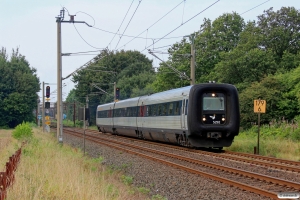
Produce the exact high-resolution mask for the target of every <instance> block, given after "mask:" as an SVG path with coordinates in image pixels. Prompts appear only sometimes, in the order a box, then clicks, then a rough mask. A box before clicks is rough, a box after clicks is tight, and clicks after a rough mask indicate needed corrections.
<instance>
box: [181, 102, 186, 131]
mask: <svg viewBox="0 0 300 200" xmlns="http://www.w3.org/2000/svg"><path fill="white" fill-rule="evenodd" d="M186 109H187V99H185V98H184V99H183V100H182V104H181V129H186V122H187V120H186V113H187V110H186Z"/></svg>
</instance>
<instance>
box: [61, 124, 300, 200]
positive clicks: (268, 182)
mask: <svg viewBox="0 0 300 200" xmlns="http://www.w3.org/2000/svg"><path fill="white" fill-rule="evenodd" d="M73 131H74V130H72V129H65V132H66V133H69V134H75V135H76V136H77V137H81V136H82V130H76V132H77V133H74V132H73ZM72 132H73V133H72ZM118 138H120V137H118ZM86 139H88V140H90V141H93V142H96V143H101V144H104V145H107V146H110V147H112V148H117V149H119V150H122V151H126V152H129V153H132V154H136V155H139V156H142V157H146V158H148V159H151V160H155V161H157V162H161V163H164V164H167V165H170V166H172V167H176V168H179V169H182V170H185V171H188V172H191V173H195V174H199V175H202V176H206V177H209V178H211V179H214V180H218V181H221V182H224V183H227V184H229V185H233V186H236V187H238V188H241V189H243V190H247V191H251V192H254V193H257V194H260V195H263V196H266V197H271V198H276V197H277V194H278V193H279V192H283V191H284V192H297V191H300V183H299V182H293V181H288V180H283V179H280V178H275V177H271V176H266V175H263V174H258V173H254V172H249V171H245V170H241V169H236V168H232V167H228V166H223V165H218V164H214V163H211V162H206V161H201V160H198V159H193V158H189V157H188V156H186V154H191V153H193V154H205V153H203V152H201V151H197V150H196V151H195V150H191V149H188V150H186V149H185V148H182V147H179V148H178V147H176V146H175V147H174V146H172V147H170V146H168V147H165V148H166V149H168V148H169V151H165V150H164V151H158V150H156V148H155V146H157V145H162V144H156V143H155V144H153V143H151V142H147V141H142V140H135V139H132V138H123V140H124V141H119V140H116V137H109V136H108V135H103V134H96V135H95V132H93V131H86ZM133 141H134V142H133ZM132 143H134V144H132ZM146 143H149V144H147V147H145V146H146V145H145V144H146ZM149 145H150V147H149ZM151 146H153V147H151ZM170 151H171V152H172V151H173V152H174V151H175V152H176V154H175V153H170ZM184 152H186V154H184ZM207 153H208V154H210V156H215V157H218V156H219V155H222V154H215V153H211V152H207ZM182 154H183V155H182ZM216 155H218V156H216ZM234 157H236V158H234ZM220 158H222V159H228V160H235V161H236V160H237V159H238V158H237V156H236V155H234V156H233V155H229V154H227V153H225V154H224V153H223V157H220ZM243 159H244V160H240V162H246V160H248V159H247V158H243ZM245 159H246V160H245ZM250 161H251V160H249V162H250ZM247 162H248V161H247ZM264 163H265V162H264ZM257 164H259V165H264V166H265V164H263V163H262V161H256V162H255V165H257ZM276 168H279V167H278V166H277V167H276ZM294 168H295V169H296V167H294ZM284 170H289V171H296V170H291V169H284ZM297 172H299V171H297ZM239 177H241V178H239Z"/></svg>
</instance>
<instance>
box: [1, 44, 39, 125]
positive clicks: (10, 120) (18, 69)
mask: <svg viewBox="0 0 300 200" xmlns="http://www.w3.org/2000/svg"><path fill="white" fill-rule="evenodd" d="M36 72H37V71H36V69H35V68H31V67H30V65H29V62H28V61H27V60H26V59H25V56H23V55H21V54H20V53H19V49H16V50H13V51H12V55H11V57H10V60H8V56H7V55H6V50H5V48H2V50H1V52H0V97H1V98H0V126H6V125H7V126H9V127H15V126H17V125H18V124H20V123H22V121H26V122H30V121H33V120H34V115H33V110H34V109H35V108H36V106H37V99H38V95H37V92H38V91H39V90H40V87H39V84H40V82H39V78H38V77H37V74H36Z"/></svg>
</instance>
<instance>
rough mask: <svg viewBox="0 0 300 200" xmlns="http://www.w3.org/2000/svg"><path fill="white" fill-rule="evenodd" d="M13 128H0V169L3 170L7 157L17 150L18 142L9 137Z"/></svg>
mask: <svg viewBox="0 0 300 200" xmlns="http://www.w3.org/2000/svg"><path fill="white" fill-rule="evenodd" d="M12 131H13V130H0V171H1V172H2V171H5V165H6V162H8V161H9V157H10V156H12V155H13V154H14V153H15V152H16V150H18V148H19V147H18V144H17V141H16V140H15V139H13V138H12V137H11V133H12Z"/></svg>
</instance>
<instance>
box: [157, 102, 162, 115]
mask: <svg viewBox="0 0 300 200" xmlns="http://www.w3.org/2000/svg"><path fill="white" fill-rule="evenodd" d="M156 114H157V116H160V115H161V104H157V110H156Z"/></svg>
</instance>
